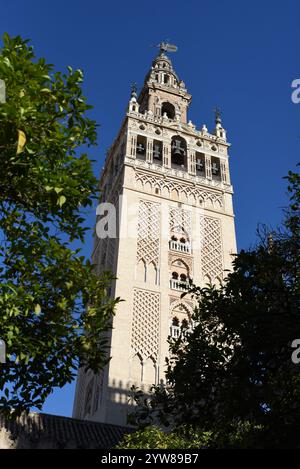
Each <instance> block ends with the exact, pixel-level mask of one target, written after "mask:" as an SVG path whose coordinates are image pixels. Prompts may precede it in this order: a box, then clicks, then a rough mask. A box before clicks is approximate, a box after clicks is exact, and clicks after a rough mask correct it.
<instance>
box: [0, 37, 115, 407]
mask: <svg viewBox="0 0 300 469" xmlns="http://www.w3.org/2000/svg"><path fill="white" fill-rule="evenodd" d="M0 78H1V79H2V80H3V81H4V82H5V86H6V100H5V102H2V103H0V168H1V169H0V235H1V238H0V338H1V339H2V340H4V341H5V343H6V347H7V350H6V352H7V353H6V363H0V391H1V393H0V410H1V411H2V412H7V413H9V412H10V411H11V409H15V411H16V412H21V411H22V410H27V409H30V408H31V407H37V408H41V406H42V404H43V402H44V401H45V399H46V398H47V396H48V395H49V393H51V391H52V389H53V388H54V387H55V386H63V385H64V384H65V383H67V382H70V381H71V380H72V379H73V378H74V374H75V372H76V370H77V368H78V366H80V365H82V366H86V367H88V368H91V369H93V370H94V371H97V370H98V369H99V368H100V367H102V366H103V364H104V363H105V360H106V358H105V357H106V345H107V344H106V341H105V339H104V338H103V334H101V332H103V331H105V330H106V329H107V328H108V327H109V323H110V318H111V315H112V314H113V311H114V307H115V303H116V301H118V300H111V299H110V298H109V296H108V293H107V292H108V289H109V286H110V283H111V278H110V276H109V275H108V274H105V275H103V276H102V277H100V278H99V277H97V276H96V275H95V274H94V272H93V266H92V265H91V263H90V262H89V261H87V260H85V258H84V257H83V256H82V255H81V253H80V250H78V249H77V250H72V249H71V248H70V243H71V242H73V241H75V242H83V241H84V235H85V230H86V228H85V227H84V222H85V219H84V217H83V215H82V211H83V210H84V209H85V208H88V207H90V206H91V205H92V202H93V199H94V198H95V197H96V196H97V180H96V178H95V177H94V175H93V172H92V163H91V161H90V160H89V158H88V156H87V155H86V154H85V153H82V152H81V148H83V147H84V146H86V147H88V146H90V145H94V144H95V143H96V124H95V122H94V121H93V120H90V119H89V118H88V117H87V111H88V110H89V109H90V108H91V106H89V105H88V104H87V103H86V99H85V97H84V96H83V94H82V82H83V74H82V71H81V70H75V71H73V70H72V68H71V67H68V68H67V72H66V73H63V74H62V73H60V72H55V71H54V70H53V66H52V65H49V64H47V63H46V61H45V59H43V58H40V59H36V57H35V55H34V52H33V49H32V47H31V46H30V45H29V44H28V42H27V41H24V40H22V39H21V38H20V37H14V38H11V37H9V36H8V35H7V34H5V35H4V38H3V47H2V49H1V50H0ZM83 331H85V333H84V334H83Z"/></svg>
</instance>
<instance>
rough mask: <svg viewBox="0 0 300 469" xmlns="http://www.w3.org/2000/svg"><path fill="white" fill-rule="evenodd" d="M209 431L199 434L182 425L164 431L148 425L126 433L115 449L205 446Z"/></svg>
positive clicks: (207, 441)
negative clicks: (174, 429)
mask: <svg viewBox="0 0 300 469" xmlns="http://www.w3.org/2000/svg"><path fill="white" fill-rule="evenodd" d="M210 436H211V435H210V433H209V432H207V433H206V434H205V433H204V434H202V435H199V434H198V433H197V432H195V431H193V430H187V429H185V428H184V427H183V428H181V429H179V430H177V431H174V432H170V433H165V432H164V431H163V430H161V429H160V428H159V427H156V426H149V427H146V428H144V429H143V430H138V431H137V432H134V433H129V434H127V435H126V436H125V437H124V439H123V441H122V442H121V443H120V444H119V445H118V446H117V449H178V448H179V449H191V448H205V447H207V445H208V443H209V441H210Z"/></svg>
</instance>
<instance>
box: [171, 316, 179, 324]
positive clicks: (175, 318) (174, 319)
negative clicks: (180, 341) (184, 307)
mask: <svg viewBox="0 0 300 469" xmlns="http://www.w3.org/2000/svg"><path fill="white" fill-rule="evenodd" d="M172 326H179V319H178V318H177V317H176V316H175V317H174V318H173V319H172Z"/></svg>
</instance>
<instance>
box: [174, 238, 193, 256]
mask: <svg viewBox="0 0 300 469" xmlns="http://www.w3.org/2000/svg"><path fill="white" fill-rule="evenodd" d="M169 248H170V249H172V250H173V251H180V252H186V253H190V252H191V247H190V245H189V243H181V242H180V241H173V240H171V241H169Z"/></svg>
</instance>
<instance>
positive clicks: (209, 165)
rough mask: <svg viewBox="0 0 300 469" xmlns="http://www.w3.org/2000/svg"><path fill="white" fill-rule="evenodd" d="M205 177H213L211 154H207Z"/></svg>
mask: <svg viewBox="0 0 300 469" xmlns="http://www.w3.org/2000/svg"><path fill="white" fill-rule="evenodd" d="M205 177H206V178H207V179H212V173H211V156H210V155H205Z"/></svg>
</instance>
